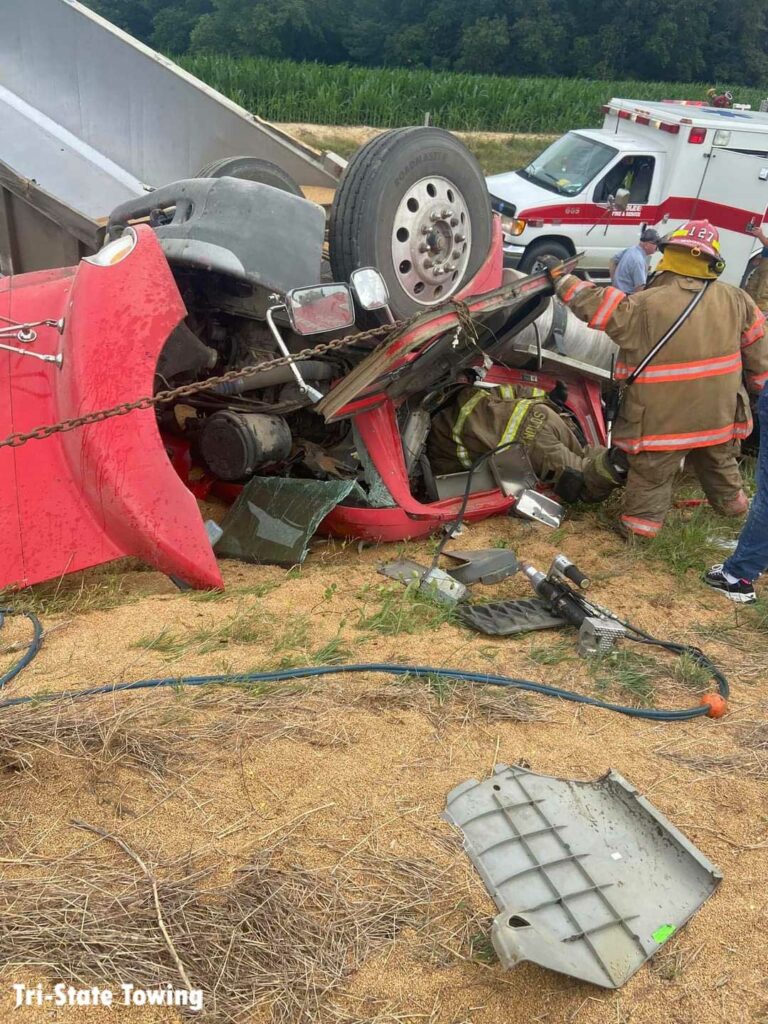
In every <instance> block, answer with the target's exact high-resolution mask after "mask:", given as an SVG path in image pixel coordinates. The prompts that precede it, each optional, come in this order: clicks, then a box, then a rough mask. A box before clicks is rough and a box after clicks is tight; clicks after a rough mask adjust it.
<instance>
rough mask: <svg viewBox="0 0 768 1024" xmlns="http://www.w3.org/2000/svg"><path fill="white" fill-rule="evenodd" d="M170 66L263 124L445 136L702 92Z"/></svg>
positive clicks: (755, 101)
mask: <svg viewBox="0 0 768 1024" xmlns="http://www.w3.org/2000/svg"><path fill="white" fill-rule="evenodd" d="M179 63H180V64H181V65H182V67H184V68H186V69H187V70H188V71H190V72H191V73H192V74H193V75H196V76H197V77H198V78H201V79H202V80H203V81H204V82H207V83H208V84H209V85H212V86H213V87H214V88H215V89H218V90H219V91H220V92H223V93H224V94H225V95H226V96H229V97H230V98H231V99H233V100H235V102H237V103H239V104H241V105H242V106H243V107H246V108H247V109H248V110H250V111H252V112H253V113H256V114H258V115H259V116H260V117H264V118H266V119H267V120H270V121H306V122H311V123H314V124H329V125H334V124H335V125H370V126H371V127H372V128H392V127H398V126H400V125H406V124H421V123H422V121H423V119H424V114H425V113H426V112H427V111H428V112H429V113H430V115H431V119H432V123H433V124H436V125H439V126H440V127H442V128H450V129H452V130H454V131H497V132H540V133H541V132H553V133H554V132H563V131H567V130H568V129H569V128H587V127H597V126H598V125H599V124H600V122H601V114H600V106H601V104H603V103H605V102H606V100H608V99H610V97H611V96H621V97H623V98H625V99H626V98H628V99H646V100H651V99H657V100H661V99H675V98H677V99H694V100H703V99H706V91H707V86H706V85H702V84H701V83H698V84H697V83H691V84H681V83H679V82H678V83H673V84H671V83H669V82H666V83H665V82H627V81H623V82H622V81H613V82H610V81H591V80H589V79H569V78H502V77H499V76H491V75H488V76H484V75H464V74H458V73H455V72H434V71H409V70H405V69H402V68H392V69H386V68H359V67H350V66H348V65H343V64H340V65H334V66H327V65H324V64H308V63H292V62H290V61H273V60H267V59H262V58H253V57H244V58H234V57H226V56H218V55H211V56H205V55H200V56H187V57H182V58H180V59H179ZM723 88H724V87H723ZM731 91H732V92H733V94H734V97H735V99H736V101H737V102H740V103H751V104H752V106H753V107H754V108H755V109H757V107H758V105H759V103H760V100H761V98H762V95H761V93H760V90H758V89H746V88H736V87H734V88H732V90H731Z"/></svg>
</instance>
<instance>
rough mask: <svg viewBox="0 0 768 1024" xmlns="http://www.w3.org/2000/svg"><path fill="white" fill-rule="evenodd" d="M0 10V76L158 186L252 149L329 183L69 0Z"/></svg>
mask: <svg viewBox="0 0 768 1024" xmlns="http://www.w3.org/2000/svg"><path fill="white" fill-rule="evenodd" d="M0 12H1V13H2V24H3V31H2V33H0V85H2V86H4V87H5V88H7V89H8V90H10V91H11V92H12V93H14V94H15V95H16V96H17V97H19V99H21V100H23V101H24V102H25V103H26V104H28V105H29V106H30V107H31V108H33V109H34V110H36V111H39V113H40V114H42V115H44V117H46V118H49V119H50V120H52V121H54V122H56V124H58V125H59V126H60V127H61V128H62V129H65V130H66V131H67V132H70V133H71V134H72V135H73V136H75V137H76V138H77V139H79V140H80V142H81V143H83V145H84V146H86V147H91V148H92V149H95V150H97V151H98V152H99V153H101V154H102V155H103V156H104V157H107V158H108V159H109V160H111V161H113V162H114V163H115V164H117V165H118V166H119V167H120V168H122V169H123V170H124V171H126V172H127V173H128V174H130V175H132V176H133V177H135V178H137V179H138V180H140V181H142V182H146V183H147V184H150V185H152V186H158V185H165V184H167V183H168V182H170V181H175V180H177V179H179V178H188V177H192V176H193V175H195V174H197V173H198V172H199V171H200V169H201V168H202V167H204V166H205V165H206V164H208V163H210V162H211V161H213V160H216V159H218V158H220V157H225V156H256V157H261V158H262V159H265V160H272V161H273V162H274V163H276V164H279V166H281V167H282V168H284V170H286V171H287V172H288V173H289V174H291V175H292V176H293V177H294V178H296V180H297V181H298V182H299V183H300V184H301V185H319V186H327V187H333V186H334V185H335V184H336V183H337V178H336V177H335V176H334V175H333V174H332V173H330V172H329V171H328V170H326V169H325V167H324V166H323V164H322V162H321V158H320V156H319V154H317V153H316V152H315V151H314V150H312V149H311V148H310V147H307V146H303V145H302V144H301V143H299V142H297V141H296V140H294V139H291V138H290V136H288V135H286V134H284V133H283V132H281V131H279V129H276V128H273V127H272V126H271V125H269V124H267V123H266V122H263V121H261V120H260V119H259V118H258V117H255V116H254V115H252V114H250V113H249V112H248V111H246V110H244V109H243V108H242V107H239V106H238V105H237V104H236V103H232V102H231V101H230V100H228V99H226V98H225V97H224V96H222V95H221V94H220V93H218V92H216V91H215V90H214V89H211V88H209V87H208V86H206V85H204V84H203V83H202V82H199V81H198V80H197V79H196V78H194V77H193V76H192V75H189V74H187V73H186V72H185V71H182V69H181V68H179V67H177V66H176V65H175V64H173V63H172V62H171V61H169V60H167V59H166V58H164V57H162V56H161V55H160V54H158V53H156V52H155V51H153V50H151V49H149V48H148V47H146V46H143V45H142V44H140V43H138V42H136V40H134V39H132V38H131V37H130V36H129V35H127V34H126V33H124V32H121V31H120V30H119V29H116V28H115V27H114V26H113V25H110V24H109V22H107V21H105V20H104V19H103V18H99V17H98V16H97V15H95V14H93V13H92V12H91V11H89V10H87V9H86V8H85V7H83V6H82V5H81V4H79V3H76V2H74V0H0ZM0 159H4V157H3V154H2V152H0ZM6 162H7V161H6ZM108 213H109V210H108V209H107V210H104V211H103V214H102V215H106V214H108Z"/></svg>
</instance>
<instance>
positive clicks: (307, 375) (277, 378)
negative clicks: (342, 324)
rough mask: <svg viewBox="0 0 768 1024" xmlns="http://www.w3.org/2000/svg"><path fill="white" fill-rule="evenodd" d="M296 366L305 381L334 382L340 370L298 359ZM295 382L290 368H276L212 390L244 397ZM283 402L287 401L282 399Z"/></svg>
mask: <svg viewBox="0 0 768 1024" xmlns="http://www.w3.org/2000/svg"><path fill="white" fill-rule="evenodd" d="M293 365H294V366H296V367H297V368H298V370H299V372H300V373H301V376H302V377H303V378H304V380H333V378H334V376H335V375H336V374H337V373H338V370H337V369H336V367H335V366H334V365H333V364H332V363H323V362H320V361H319V360H316V359H297V360H295V362H294V364H293ZM291 381H293V371H292V370H291V368H290V366H276V367H275V368H274V370H264V371H263V372H262V373H252V374H251V375H250V377H240V378H239V379H238V380H231V381H229V382H228V383H227V384H219V385H217V386H216V387H215V388H212V389H211V390H212V391H213V393H214V394H215V395H242V394H244V393H245V392H246V391H263V390H264V389H265V388H271V387H274V386H275V385H276V384H287V383H289V382H291ZM281 401H285V399H282V398H281Z"/></svg>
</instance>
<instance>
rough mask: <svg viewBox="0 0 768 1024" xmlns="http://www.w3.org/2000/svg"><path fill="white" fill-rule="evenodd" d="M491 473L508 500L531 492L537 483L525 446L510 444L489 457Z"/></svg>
mask: <svg viewBox="0 0 768 1024" xmlns="http://www.w3.org/2000/svg"><path fill="white" fill-rule="evenodd" d="M490 462H491V472H492V473H493V476H494V478H495V480H496V483H497V484H498V485H499V488H500V490H501V492H502V494H504V495H506V496H507V497H508V498H509V497H511V496H515V497H516V496H517V495H519V494H522V493H523V491H527V490H532V489H533V488H535V487H536V484H537V483H538V480H537V477H536V474H535V473H534V471H533V466H532V465H531V460H530V457H529V455H528V450H527V448H526V447H525V445H522V444H519V443H518V444H512V445H510V446H509V447H508V448H504V449H503V450H502V451H500V452H496V453H495V454H494V455H492V456H491V460H490Z"/></svg>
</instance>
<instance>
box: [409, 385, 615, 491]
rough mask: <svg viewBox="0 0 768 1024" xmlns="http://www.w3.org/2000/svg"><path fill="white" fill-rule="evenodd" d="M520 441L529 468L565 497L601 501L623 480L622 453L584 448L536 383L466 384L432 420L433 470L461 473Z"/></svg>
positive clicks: (431, 457)
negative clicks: (493, 453)
mask: <svg viewBox="0 0 768 1024" xmlns="http://www.w3.org/2000/svg"><path fill="white" fill-rule="evenodd" d="M511 441H517V442H520V443H521V444H522V445H523V446H524V447H525V449H526V451H527V453H528V458H529V460H530V463H531V467H532V469H533V471H534V472H535V474H536V476H537V477H538V478H539V480H541V481H542V482H543V483H547V484H551V486H552V489H553V490H554V492H555V494H557V496H558V497H559V498H561V499H562V500H563V501H570V502H573V501H601V500H602V499H603V498H606V497H607V496H608V495H609V494H610V492H611V491H612V490H614V488H616V487H621V486H622V485H623V484H624V481H625V480H626V472H627V467H626V459H625V457H624V454H623V452H620V451H618V450H615V451H610V452H609V451H608V450H607V449H605V448H585V447H584V446H583V445H581V444H580V443H579V440H578V438H577V437H576V435H575V434H574V432H573V430H571V428H570V427H569V426H568V424H567V423H566V422H565V420H564V419H563V417H562V416H561V415H560V413H559V412H558V409H557V406H556V405H555V404H554V403H553V402H551V401H550V400H549V399H548V398H547V396H546V395H545V393H544V392H543V391H542V390H541V389H540V388H526V387H524V386H513V385H509V384H506V385H504V386H502V387H498V388H488V387H483V386H468V387H465V388H462V389H461V390H460V391H459V393H458V395H457V397H456V399H455V400H454V401H453V402H452V403H451V404H450V405H449V406H447V407H446V408H445V409H442V410H441V411H440V412H438V413H437V414H436V415H435V416H434V417H433V419H432V429H431V431H430V435H429V441H428V445H427V454H428V456H429V461H430V465H431V467H432V471H433V472H434V473H438V474H443V473H460V472H462V471H464V470H468V469H469V468H470V467H471V466H472V464H473V462H474V461H475V460H476V459H477V458H478V457H479V456H480V455H484V454H486V453H487V452H489V451H492V450H493V449H494V448H497V447H499V446H500V445H504V444H507V443H508V442H511Z"/></svg>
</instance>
